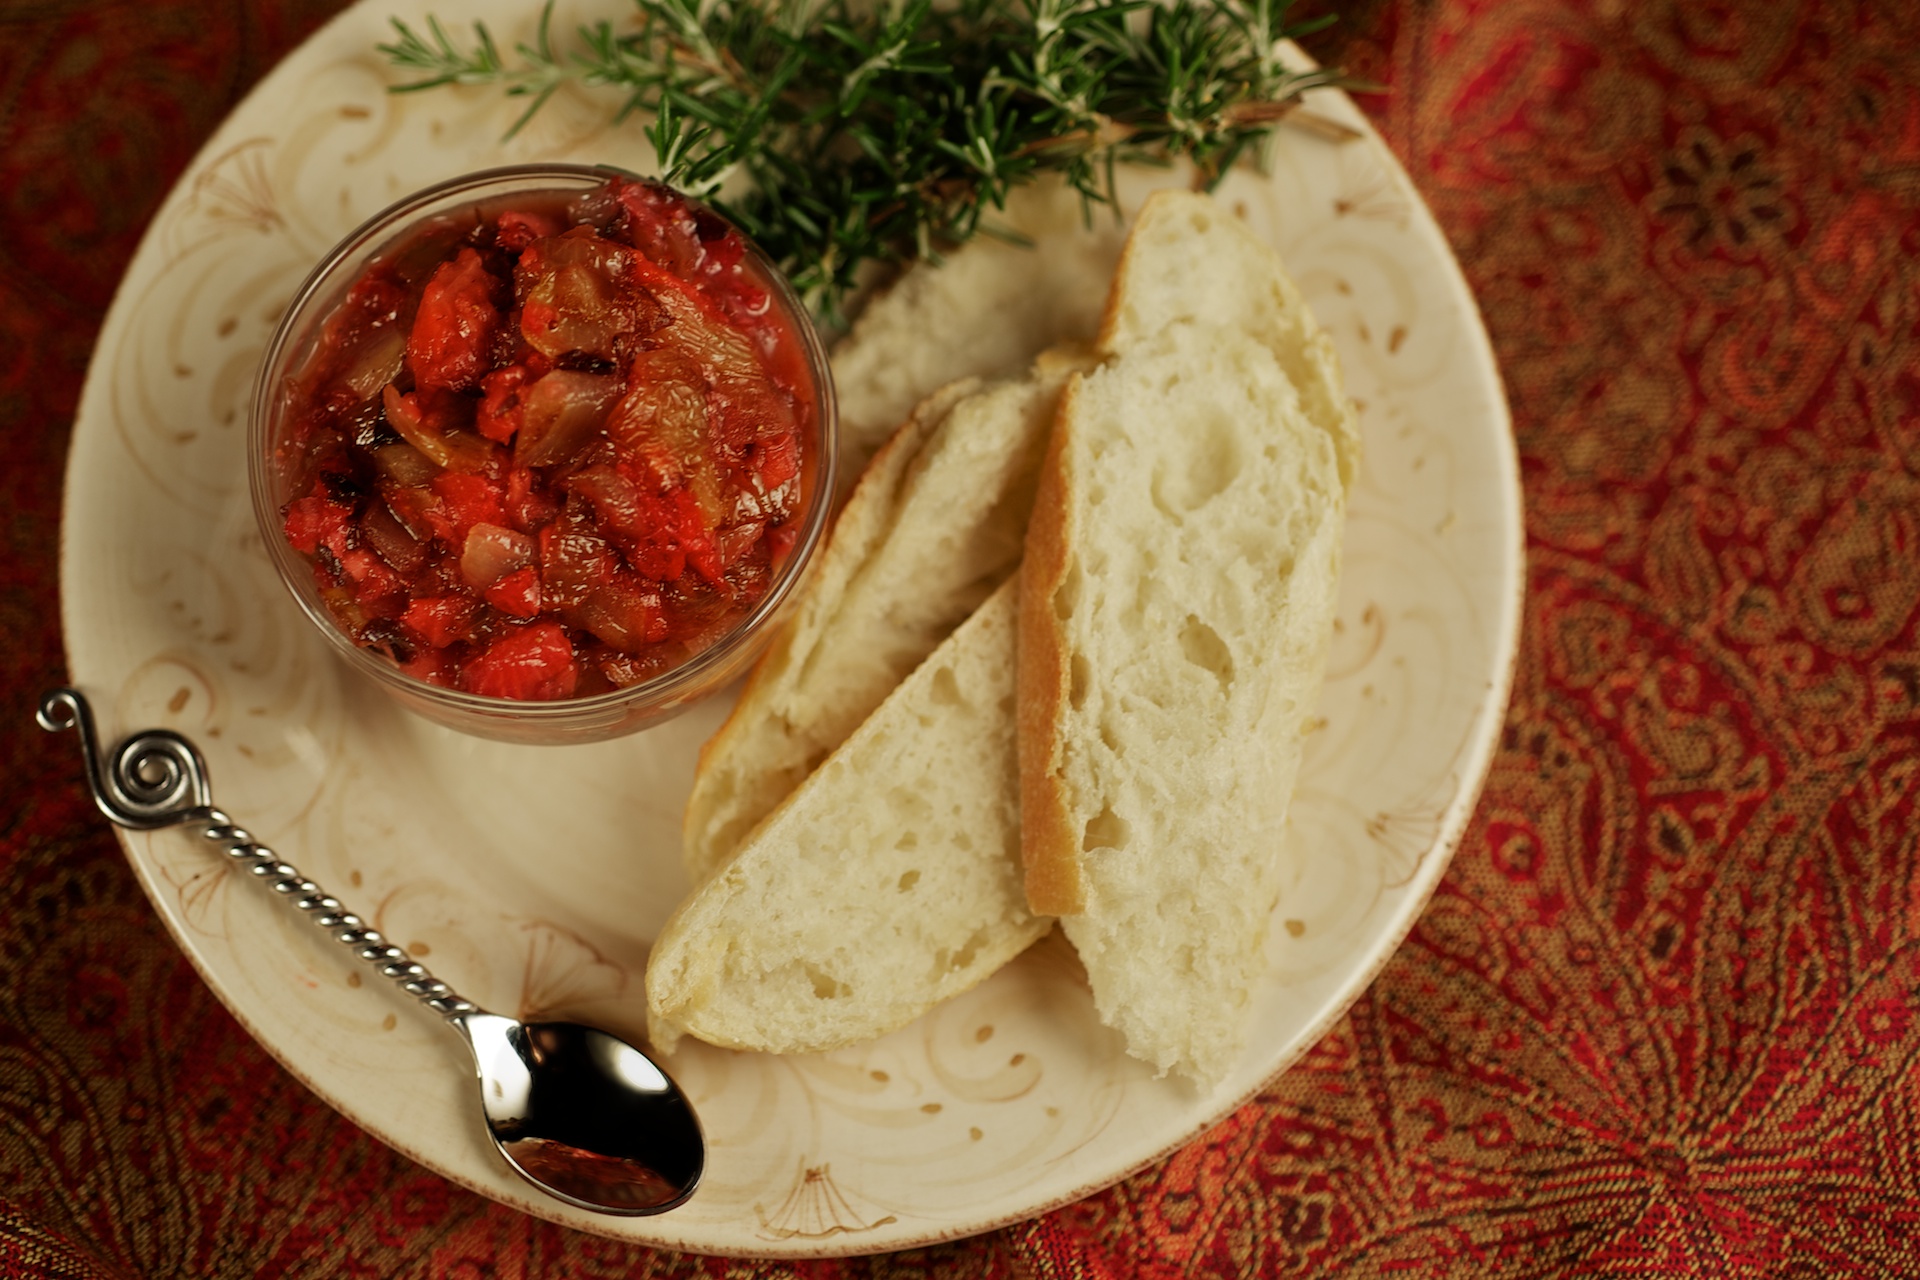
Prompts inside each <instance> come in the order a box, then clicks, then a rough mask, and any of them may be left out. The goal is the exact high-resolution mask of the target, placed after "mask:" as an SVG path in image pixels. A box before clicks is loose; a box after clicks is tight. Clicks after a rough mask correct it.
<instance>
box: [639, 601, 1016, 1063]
mask: <svg viewBox="0 0 1920 1280" xmlns="http://www.w3.org/2000/svg"><path fill="white" fill-rule="evenodd" d="M1014 607H1015V593H1014V584H1013V583H1012V582H1009V583H1007V584H1005V585H1004V586H1002V587H1001V588H1000V589H999V590H998V591H997V592H996V593H995V594H994V595H993V596H992V597H991V598H990V599H989V600H988V601H987V602H986V603H985V604H984V605H982V606H981V607H980V609H979V610H978V611H977V612H975V614H974V615H973V616H972V617H971V618H969V619H968V620H967V621H966V622H965V623H963V624H962V625H961V626H960V628H959V629H958V630H956V631H955V632H954V633H953V634H952V635H951V636H950V637H949V638H948V639H947V640H946V642H945V643H943V644H942V645H941V646H940V647H939V648H938V649H937V650H935V652H934V653H933V655H932V656H931V657H929V658H928V659H927V661H926V662H925V663H923V664H922V665H921V666H920V667H919V668H917V669H916V670H915V671H914V672H913V674H912V675H910V676H909V677H908V678H907V680H906V681H905V682H904V683H902V684H901V685H900V686H899V687H898V688H897V689H895V690H894V691H893V692H892V694H891V695H890V696H888V697H887V698H886V699H885V701H884V702H883V703H882V704H881V706H880V707H879V709H878V710H877V711H875V712H874V713H873V715H872V716H870V717H869V718H867V720H866V721H865V723H863V724H862V725H860V727H859V728H858V730H857V731H855V732H854V734H853V736H852V737H850V738H849V739H848V740H847V741H846V742H845V743H844V744H843V745H842V746H841V747H840V748H839V749H838V750H837V751H835V752H834V753H833V754H832V755H830V756H828V757H827V759H826V761H825V762H824V763H823V764H821V766H820V767H819V768H818V769H817V770H815V771H814V772H813V773H812V774H811V775H810V776H809V777H808V778H807V779H806V781H805V782H803V783H802V784H801V785H800V786H799V788H798V789H797V790H795V791H794V792H793V794H792V795H791V796H789V797H788V798H787V799H786V801H785V802H784V803H783V804H781V805H780V807H779V808H778V809H776V810H775V811H774V813H773V814H772V816H770V817H769V818H768V819H767V821H766V822H765V823H764V824H762V825H761V826H760V827H759V828H758V830H756V831H755V832H754V834H753V835H752V836H751V837H750V838H749V839H748V841H747V842H746V844H745V846H744V847H743V848H741V849H740V850H739V852H738V854H737V856H735V857H734V858H733V860H732V861H731V862H729V863H727V865H726V866H725V867H724V868H722V869H721V870H720V871H719V872H718V873H717V874H715V875H714V876H713V877H711V878H710V879H708V880H707V881H706V882H705V883H704V884H702V885H701V886H700V887H699V888H698V889H696V890H695V891H694V893H693V894H692V896H691V897H689V898H688V899H687V900H686V901H685V902H683V903H682V904H681V906H680V908H679V909H678V910H677V911H675V912H674V914H673V917H672V918H671V919H670V920H669V921H668V922H667V925H666V928H665V930H664V931H663V932H662V933H661V935H660V938H659V940H658V941H657V942H656V943H655V944H654V949H653V954H652V956H651V958H650V960H649V963H648V966H647V1002H648V1010H649V1014H650V1020H651V1023H652V1028H653V1035H654V1039H655V1042H656V1044H662V1045H663V1047H664V1046H667V1045H671V1043H673V1042H674V1041H675V1040H676V1039H677V1037H678V1036H679V1035H680V1034H683V1033H685V1034H692V1035H695V1036H698V1037H699V1038H700V1039H702V1040H706V1041H709V1042H710V1043H713V1044H718V1045H722V1046H726V1047H730V1048H736V1049H749V1050H759V1051H763V1052H769V1053H799V1052H806V1051H810V1050H817V1049H831V1048H836V1047H839V1046H842V1045H846V1044H852V1043H855V1042H857V1041H860V1040H866V1039H870V1038H872V1037H874V1036H878V1035H883V1034H885V1033H886V1032H888V1031H891V1030H893V1029H895V1028H897V1027H900V1026H904V1025H905V1024H906V1023H908V1022H910V1021H912V1020H913V1019H914V1018H916V1017H918V1016H919V1015H920V1014H921V1013H923V1012H924V1011H926V1010H927V1009H928V1008H931V1007H932V1006H933V1005H934V1004H935V1003H937V1002H939V1001H941V1000H944V999H946V998H948V997H950V996H953V995H956V994H958V993H959V992H961V991H964V990H966V989H967V988H969V987H971V986H973V985H974V984H975V983H977V982H979V981H981V980H982V979H984V978H985V977H987V976H988V975H989V974H991V973H993V971H994V970H996V969H998V968H999V967H1000V966H1001V965H1003V964H1005V963H1006V962H1007V961H1008V960H1010V959H1012V958H1013V957H1014V956H1015V955H1017V954H1019V952H1020V951H1022V950H1023V949H1024V948H1026V947H1027V946H1028V945H1029V944H1030V943H1032V942H1033V941H1035V940H1036V939H1038V938H1039V937H1040V936H1041V935H1042V934H1044V933H1045V932H1046V930H1047V928H1048V925H1049V922H1048V921H1046V920H1043V919H1040V918H1038V917H1036V916H1034V915H1033V914H1031V913H1030V912H1029V911H1028V910H1027V907H1026V900H1025V895H1024V893H1023V891H1022V880H1021V870H1020V852H1019V839H1020V827H1019V816H1018V812H1017V809H1016V800H1015V796H1016V783H1015V778H1014V772H1015V763H1014V736H1013V705H1012V704H1013V690H1014V684H1013V682H1014V636H1013V625H1014Z"/></svg>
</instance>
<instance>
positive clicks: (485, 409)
mask: <svg viewBox="0 0 1920 1280" xmlns="http://www.w3.org/2000/svg"><path fill="white" fill-rule="evenodd" d="M530 381H532V374H531V373H530V372H529V370H528V369H527V366H525V365H524V364H510V365H508V366H507V367H506V368H504V369H495V370H494V371H493V372H492V373H490V374H488V375H487V376H486V377H484V378H482V379H480V391H481V398H480V411H479V412H478V413H477V414H475V415H474V426H475V427H477V428H479V430H480V434H481V435H483V436H485V437H486V438H487V439H489V440H493V441H497V442H498V443H500V444H506V443H507V442H508V441H510V440H512V439H513V433H514V432H516V431H518V430H519V429H520V419H521V414H522V412H523V409H522V406H521V403H520V390H521V388H523V387H525V386H526V385H527V383H528V382H530Z"/></svg>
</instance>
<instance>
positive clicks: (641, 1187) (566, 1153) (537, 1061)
mask: <svg viewBox="0 0 1920 1280" xmlns="http://www.w3.org/2000/svg"><path fill="white" fill-rule="evenodd" d="M452 1021H453V1025H454V1026H455V1027H456V1028H458V1029H459V1030H460V1031H461V1032H462V1033H463V1034H464V1035H465V1036H466V1038H467V1044H468V1045H469V1046H470V1047H471V1048H472V1049H473V1056H474V1062H475V1064H476V1065H477V1067H478V1069H479V1073H480V1102H481V1106H482V1107H483V1109H484V1110H485V1112H486V1118H487V1132H488V1133H489V1134H491V1135H492V1137H493V1142H494V1145H495V1146H497V1147H499V1148H500V1154H501V1155H502V1156H504V1157H506V1161H507V1163H508V1164H509V1165H511V1166H513V1169H514V1171H515V1172H516V1173H518V1174H519V1175H520V1176H521V1177H523V1178H525V1179H526V1180H527V1181H528V1182H531V1183H533V1184H534V1185H535V1186H538V1187H540V1188H542V1189H543V1190H545V1191H547V1192H548V1193H549V1194H551V1195H554V1196H557V1197H559V1198H560V1199H562V1200H565V1201H566V1202H567V1203H569V1204H574V1205H578V1206H579V1207H581V1208H582V1209H592V1210H594V1211H595V1212H598V1213H616V1214H647V1213H660V1212H662V1211H664V1210H667V1209H671V1208H673V1207H674V1206H675V1205H677V1204H679V1203H681V1202H682V1201H684V1200H685V1199H686V1198H687V1197H688V1196H690V1195H692V1194H693V1189H694V1187H695V1186H696V1185H697V1184H698V1183H699V1181H700V1171H701V1166H702V1164H703V1159H704V1144H703V1142H702V1141H701V1137H700V1123H699V1121H698V1120H697V1119H695V1118H694V1114H693V1108H692V1107H690V1106H689V1105H687V1100H686V1098H685V1096H684V1095H682V1094H681V1092H680V1090H679V1089H678V1088H676V1087H675V1086H674V1083H673V1081H672V1080H671V1079H669V1078H668V1077H667V1074H666V1072H664V1071H662V1070H661V1069H660V1068H659V1066H657V1065H656V1064H655V1063H654V1061H653V1059H651V1058H649V1057H647V1055H646V1054H644V1053H642V1052H640V1051H639V1050H638V1049H636V1048H634V1047H633V1046H632V1045H630V1044H628V1043H627V1042H626V1041H624V1040H620V1039H617V1038H615V1037H614V1036H610V1035H608V1034H607V1033H606V1032H604V1031H599V1030H596V1029H595V1028H593V1027H583V1026H581V1025H579V1024H578V1023H572V1022H531V1023H528V1022H517V1021H515V1020H514V1019H512V1018H503V1017H501V1016H500V1015H499V1014H497V1013H487V1012H485V1011H481V1010H476V1011H475V1012H473V1013H470V1014H467V1015H464V1016H462V1017H459V1018H455V1019H453V1020H452Z"/></svg>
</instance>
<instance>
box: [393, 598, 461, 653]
mask: <svg viewBox="0 0 1920 1280" xmlns="http://www.w3.org/2000/svg"><path fill="white" fill-rule="evenodd" d="M478 611H479V605H477V604H475V603H474V602H473V601H472V600H470V599H468V598H467V597H466V596H434V597H432V598H430V599H426V600H415V601H414V602H413V603H412V604H409V605H408V606H407V610H406V612H405V613H403V614H401V615H400V623H401V625H402V626H404V627H406V628H407V629H408V630H409V631H412V632H413V633H414V634H416V635H418V636H419V637H420V638H421V639H422V640H424V641H425V642H426V643H427V644H429V645H431V646H432V647H433V648H435V649H444V648H446V647H447V646H448V645H450V644H454V643H456V642H458V641H461V640H465V639H468V638H469V637H471V636H472V635H473V620H474V615H475V614H476V613H477V612H478Z"/></svg>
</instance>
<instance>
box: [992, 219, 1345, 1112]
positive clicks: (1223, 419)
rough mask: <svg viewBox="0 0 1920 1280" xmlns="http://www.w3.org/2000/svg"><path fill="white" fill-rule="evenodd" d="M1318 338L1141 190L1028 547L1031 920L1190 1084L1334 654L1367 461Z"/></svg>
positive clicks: (1224, 1044)
mask: <svg viewBox="0 0 1920 1280" xmlns="http://www.w3.org/2000/svg"><path fill="white" fill-rule="evenodd" d="M1196 202H1199V203H1196ZM1170 215H1171V216H1170ZM1169 228H1171V229H1169ZM1163 231H1164V232H1166V234H1164V235H1163V234H1162V232H1163ZM1222 260H1224V261H1222ZM1209 294H1210V295H1212V296H1213V298H1214V299H1215V305H1206V304H1205V302H1204V299H1205V297H1206V296H1207V295H1209ZM1275 308H1293V309H1295V311H1296V312H1298V313H1299V314H1296V315H1294V316H1293V317H1291V318H1290V319H1289V318H1284V317H1275V316H1274V315H1273V314H1271V312H1272V311H1273V309H1275ZM1322 343H1324V338H1322V337H1321V335H1320V333H1319V330H1318V328H1317V326H1314V325H1313V323H1312V320H1311V318H1310V317H1308V316H1305V315H1304V312H1303V309H1302V308H1301V307H1300V304H1299V300H1298V294H1297V293H1295V292H1293V291H1292V288H1291V285H1290V284H1287V283H1285V277H1284V273H1283V271H1282V269H1281V267H1280V264H1279V261H1278V258H1277V256H1276V255H1274V254H1273V252H1272V250H1270V249H1269V248H1267V246H1266V245H1265V244H1263V243H1261V242H1260V241H1258V240H1257V239H1255V238H1254V237H1252V236H1251V235H1250V234H1247V233H1245V232H1244V229H1242V228H1240V227H1239V226H1238V224H1237V222H1235V221H1234V220H1232V219H1231V218H1230V217H1228V216H1227V215H1225V214H1223V213H1221V212H1220V211H1218V210H1216V209H1213V208H1212V206H1211V203H1210V202H1207V201H1205V198H1204V197H1193V196H1177V197H1172V198H1168V197H1163V196H1156V197H1155V198H1154V199H1153V200H1152V201H1150V202H1149V203H1148V206H1147V208H1146V209H1145V210H1143V212H1142V215H1141V220H1140V224H1139V226H1138V227H1137V228H1136V231H1135V238H1134V240H1132V241H1130V242H1129V246H1128V249H1127V254H1126V258H1125V265H1124V266H1123V267H1122V270H1121V273H1120V275H1119V276H1118V277H1117V279H1116V283H1115V298H1114V300H1113V301H1112V303H1111V304H1110V305H1109V309H1108V320H1107V323H1106V325H1105V327H1104V330H1103V345H1104V346H1105V347H1106V348H1107V349H1108V350H1109V351H1111V352H1112V353H1113V354H1112V356H1111V358H1110V359H1109V360H1108V362H1107V363H1106V364H1105V365H1103V366H1102V367H1101V368H1099V369H1098V370H1096V371H1094V372H1092V373H1089V374H1087V375H1085V376H1084V377H1082V378H1079V379H1075V380H1074V381H1073V382H1072V383H1070V384H1069V386H1068V389H1067V391H1066V394H1065V396H1064V397H1063V400H1062V405H1061V411H1060V418H1059V421H1058V423H1057V425H1056V427H1055V431H1054V435H1053V439H1052V442H1051V444H1050V446H1049V450H1048V455H1047V460H1046V462H1045V463H1044V464H1043V466H1042V469H1041V478H1040V490H1039V494H1038V496H1037V498H1036V500H1035V507H1034V517H1033V521H1032V524H1031V526H1030V528H1029V530H1028V537H1027V557H1026V568H1025V570H1024V572H1023V584H1024V585H1023V588H1022V599H1021V613H1020V656H1019V664H1020V672H1019V681H1020V686H1019V687H1020V694H1019V717H1020V726H1019V743H1020V785H1021V797H1020V802H1021V816H1022V825H1023V833H1022V843H1023V855H1024V857H1025V860H1026V874H1027V894H1028V901H1029V905H1030V906H1031V907H1032V908H1033V910H1034V911H1035V912H1037V913H1044V914H1057V915H1060V916H1061V918H1062V925H1063V928H1064V929H1065V931H1066V933H1067V936H1068V938H1069V939H1070V940H1071V941H1072V942H1073V944H1074V946H1075V949H1076V950H1077V951H1078V952H1079V954H1080V957H1081V960H1082V962H1083V963H1084V964H1085V965H1086V968H1087V973H1088V978H1089V980H1090V982H1091V985H1092V988H1093V994H1094V1002H1095V1005H1096V1007H1097V1009H1098V1011H1099V1013H1100V1016H1101V1018H1102V1020H1103V1021H1105V1022H1107V1023H1108V1024H1109V1025H1111V1026H1114V1027H1116V1028H1118V1029H1119V1030H1120V1031H1121V1032H1122V1033H1123V1034H1124V1035H1125V1036H1126V1039H1127V1043H1128V1048H1129V1051H1130V1052H1131V1053H1133V1054H1134V1055H1135V1056H1138V1057H1140V1058H1143V1059H1145V1060H1146V1061H1147V1062H1149V1063H1152V1064H1153V1065H1155V1066H1156V1067H1158V1068H1159V1069H1160V1070H1161V1071H1163V1072H1165V1071H1168V1070H1174V1071H1178V1072H1180V1073H1182V1074H1184V1075H1187V1076H1189V1077H1192V1078H1194V1079H1195V1080H1197V1081H1200V1082H1202V1083H1210V1082H1212V1081H1215V1080H1218V1079H1219V1078H1220V1077H1221V1076H1222V1075H1223V1074H1224V1073H1225V1072H1226V1071H1227V1069H1228V1068H1229V1067H1230V1066H1231V1064H1232V1062H1233V1060H1234V1058H1235V1056H1236V1055H1237V1054H1238V1053H1239V1051H1240V1048H1241V1045H1242V1044H1243V1042H1244V1037H1245V1033H1246V1018H1247V1013H1248V1011H1249V1008H1250V1005H1251V1001H1252V997H1253V991H1254V987H1255V984H1256V981H1257V979H1258V976H1259V974H1260V973H1261V971H1262V969H1263V963H1264V961H1263V946H1264V939H1265V932H1266V927H1267V921H1268V918H1269V916H1270V914H1271V912H1272V909H1273V907H1274V904H1275V901H1276V899H1277V896H1278V892H1279V875H1280V863H1279V853H1280V848H1281V841H1282V838H1283V831H1284V827H1285V822H1286V813H1287V808H1288V805H1289V801H1290V799H1291V796H1292V793H1293V786H1294V780H1295V777H1296V774H1297V772H1298V768H1299V762H1300V756H1301V752H1302V746H1303V735H1304V732H1305V727H1306V725H1307V723H1308V721H1309V719H1310V716H1311V714H1312V710H1313V704H1314V700H1315V697H1316V695H1317V691H1318V688H1319V684H1320V679H1321V675H1322V671H1323V668H1324V664H1325V654H1326V648H1327V644H1328V638H1329V635H1330V633H1331V624H1332V615H1333V607H1334V601H1335V592H1336V587H1337V579H1338V569H1339V554H1340V542H1341V536H1342V524H1343V521H1344V512H1345V495H1346V487H1347V480H1348V478H1349V477H1350V476H1351V474H1352V471H1353V468H1354V466H1355V465H1356V462H1357V457H1358V447H1357V433H1355V432H1354V430H1353V417H1352V410H1351V408H1350V407H1348V406H1347V405H1346V402H1345V399H1344V396H1341V395H1340V393H1339V383H1338V371H1337V368H1336V367H1335V366H1333V365H1332V363H1331V352H1330V350H1329V351H1327V352H1326V353H1325V354H1326V356H1327V361H1326V362H1325V363H1324V364H1323V363H1322V361H1321V359H1320V354H1321V353H1320V351H1319V348H1320V347H1321V344H1322ZM1296 376H1298V377H1299V378H1300V379H1303V380H1304V383H1305V385H1304V386H1303V385H1302V384H1301V382H1297V381H1296Z"/></svg>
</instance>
